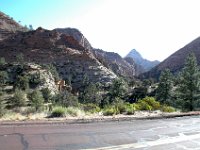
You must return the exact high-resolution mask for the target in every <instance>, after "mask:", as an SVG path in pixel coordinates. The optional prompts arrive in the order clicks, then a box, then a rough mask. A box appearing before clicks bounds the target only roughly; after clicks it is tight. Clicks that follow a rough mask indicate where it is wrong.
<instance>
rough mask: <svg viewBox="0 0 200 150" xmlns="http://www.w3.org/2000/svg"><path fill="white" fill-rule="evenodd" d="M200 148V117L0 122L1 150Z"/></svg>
mask: <svg viewBox="0 0 200 150" xmlns="http://www.w3.org/2000/svg"><path fill="white" fill-rule="evenodd" d="M72 149H86V150H88V149H89V150H92V149H98V150H100V149H102V150H129V149H136V150H142V149H146V150H197V149H199V150H200V117H182V118H173V119H158V120H133V121H121V122H101V123H84V124H67V123H53V124H51V123H50V124H28V125H27V124H24V125H16V124H12V125H0V150H72Z"/></svg>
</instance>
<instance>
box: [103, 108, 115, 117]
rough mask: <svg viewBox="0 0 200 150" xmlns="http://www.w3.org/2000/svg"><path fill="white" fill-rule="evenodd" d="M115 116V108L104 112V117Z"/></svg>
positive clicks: (106, 109)
mask: <svg viewBox="0 0 200 150" xmlns="http://www.w3.org/2000/svg"><path fill="white" fill-rule="evenodd" d="M115 114H116V109H115V108H114V107H110V108H105V109H104V110H103V115H104V116H113V115H115Z"/></svg>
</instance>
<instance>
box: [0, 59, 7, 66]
mask: <svg viewBox="0 0 200 150" xmlns="http://www.w3.org/2000/svg"><path fill="white" fill-rule="evenodd" d="M4 64H6V60H5V58H4V57H1V58H0V65H4Z"/></svg>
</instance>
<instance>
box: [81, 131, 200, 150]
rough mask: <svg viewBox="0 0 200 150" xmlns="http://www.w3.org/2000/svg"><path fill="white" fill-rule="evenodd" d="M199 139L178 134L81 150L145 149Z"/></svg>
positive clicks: (199, 136)
mask: <svg viewBox="0 0 200 150" xmlns="http://www.w3.org/2000/svg"><path fill="white" fill-rule="evenodd" d="M199 138H200V134H194V135H184V134H179V136H176V137H166V138H162V139H158V140H155V141H146V142H138V143H133V144H123V145H117V146H108V147H101V148H93V149H83V150H122V149H134V148H145V147H153V146H158V145H164V144H171V143H177V142H183V141H190V140H195V139H199Z"/></svg>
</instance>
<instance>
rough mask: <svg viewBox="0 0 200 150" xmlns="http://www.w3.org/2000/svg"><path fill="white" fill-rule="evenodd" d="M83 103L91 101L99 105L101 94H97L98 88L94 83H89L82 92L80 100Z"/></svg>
mask: <svg viewBox="0 0 200 150" xmlns="http://www.w3.org/2000/svg"><path fill="white" fill-rule="evenodd" d="M81 102H83V103H93V104H96V105H99V104H100V102H101V96H100V94H99V89H98V87H97V85H96V84H94V83H91V84H89V85H88V86H87V87H86V88H85V89H84V91H83V93H82V100H81Z"/></svg>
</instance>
